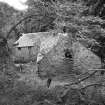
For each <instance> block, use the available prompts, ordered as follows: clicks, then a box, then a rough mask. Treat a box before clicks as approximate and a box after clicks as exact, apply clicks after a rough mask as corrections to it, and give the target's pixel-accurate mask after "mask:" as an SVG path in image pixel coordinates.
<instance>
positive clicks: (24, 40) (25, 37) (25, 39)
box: [14, 32, 52, 47]
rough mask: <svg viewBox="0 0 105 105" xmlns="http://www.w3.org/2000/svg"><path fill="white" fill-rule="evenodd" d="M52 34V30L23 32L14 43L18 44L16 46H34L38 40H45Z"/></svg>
mask: <svg viewBox="0 0 105 105" xmlns="http://www.w3.org/2000/svg"><path fill="white" fill-rule="evenodd" d="M51 34H52V33H51V32H38V33H27V34H24V33H23V34H22V36H21V37H20V38H19V39H18V40H17V41H16V42H15V43H14V44H17V46H16V47H28V46H34V44H35V43H36V42H38V41H39V42H40V41H42V40H44V39H45V38H47V37H48V36H51Z"/></svg>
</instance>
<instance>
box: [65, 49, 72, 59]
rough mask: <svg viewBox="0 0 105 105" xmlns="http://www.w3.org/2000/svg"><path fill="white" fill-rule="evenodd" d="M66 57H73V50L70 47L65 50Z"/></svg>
mask: <svg viewBox="0 0 105 105" xmlns="http://www.w3.org/2000/svg"><path fill="white" fill-rule="evenodd" d="M65 58H72V52H71V51H70V50H69V49H66V50H65Z"/></svg>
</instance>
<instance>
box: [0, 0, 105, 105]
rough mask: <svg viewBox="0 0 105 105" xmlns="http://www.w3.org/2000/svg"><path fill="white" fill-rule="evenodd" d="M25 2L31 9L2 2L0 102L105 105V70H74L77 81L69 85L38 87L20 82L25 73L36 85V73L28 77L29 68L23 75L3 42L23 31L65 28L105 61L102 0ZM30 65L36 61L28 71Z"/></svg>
mask: <svg viewBox="0 0 105 105" xmlns="http://www.w3.org/2000/svg"><path fill="white" fill-rule="evenodd" d="M27 4H28V5H29V8H28V10H27V11H25V12H18V11H16V10H14V9H13V8H11V7H9V6H8V5H6V4H2V3H0V37H1V36H2V37H1V38H0V91H1V92H0V104H1V105H3V104H8V105H12V104H13V105H42V104H44V105H73V104H77V105H101V104H102V105H104V104H105V83H104V80H105V79H104V76H105V74H104V71H102V70H101V71H99V70H96V71H95V72H93V73H92V74H91V73H89V72H87V73H85V74H81V75H76V74H74V75H75V76H76V78H75V81H74V82H72V83H70V84H69V85H64V86H55V87H54V88H51V89H50V88H46V87H45V86H39V85H38V87H37V88H36V87H35V86H33V85H30V84H28V83H29V82H27V81H26V80H24V81H19V79H20V78H21V76H26V77H27V78H28V76H29V77H30V78H28V80H29V79H30V81H34V83H36V81H35V80H34V78H33V77H32V78H31V76H32V74H33V72H31V73H30V74H29V75H28V76H27V72H26V71H25V70H26V68H25V69H24V73H22V72H20V71H19V70H20V68H19V67H18V68H17V67H16V66H15V65H14V63H13V62H12V60H11V59H10V57H11V54H10V53H9V54H10V55H9V54H7V52H8V49H7V46H6V44H3V43H4V42H5V41H4V40H5V39H6V41H7V42H8V43H9V41H10V40H12V42H11V43H13V41H14V40H15V39H17V38H19V36H20V35H21V33H23V32H24V33H30V32H43V31H50V30H57V31H59V32H67V33H68V34H69V35H70V37H71V38H72V40H73V41H79V42H81V43H83V45H84V46H85V47H87V48H89V49H90V50H91V51H93V52H94V53H96V54H97V55H98V56H99V57H100V58H101V60H102V63H103V64H105V63H104V59H105V43H104V42H105V31H104V28H105V21H104V12H105V9H104V0H28V1H27ZM96 10H97V11H96ZM2 45H3V46H2ZM9 47H10V46H9ZM1 49H2V50H1ZM103 68H104V66H103ZM30 69H32V65H31V67H30V68H29V70H28V72H29V71H30ZM69 82H70V80H69ZM30 83H31V82H30ZM32 83H33V82H32ZM35 85H37V84H35Z"/></svg>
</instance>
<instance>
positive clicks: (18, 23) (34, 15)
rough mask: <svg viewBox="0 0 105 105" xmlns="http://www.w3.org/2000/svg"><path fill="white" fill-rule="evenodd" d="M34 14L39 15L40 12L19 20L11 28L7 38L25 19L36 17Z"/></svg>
mask: <svg viewBox="0 0 105 105" xmlns="http://www.w3.org/2000/svg"><path fill="white" fill-rule="evenodd" d="M34 16H38V14H36V15H30V16H27V17H24V18H23V19H21V20H20V21H19V22H17V23H16V24H15V25H14V26H13V27H12V28H11V29H10V31H9V32H8V33H7V39H8V38H9V35H10V34H11V32H12V31H13V30H14V29H15V28H16V27H17V26H18V25H19V24H21V23H22V22H23V21H25V20H26V19H28V18H32V17H34ZM40 19H41V18H38V19H36V20H40Z"/></svg>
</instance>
